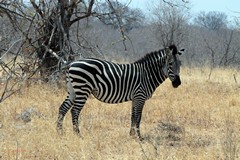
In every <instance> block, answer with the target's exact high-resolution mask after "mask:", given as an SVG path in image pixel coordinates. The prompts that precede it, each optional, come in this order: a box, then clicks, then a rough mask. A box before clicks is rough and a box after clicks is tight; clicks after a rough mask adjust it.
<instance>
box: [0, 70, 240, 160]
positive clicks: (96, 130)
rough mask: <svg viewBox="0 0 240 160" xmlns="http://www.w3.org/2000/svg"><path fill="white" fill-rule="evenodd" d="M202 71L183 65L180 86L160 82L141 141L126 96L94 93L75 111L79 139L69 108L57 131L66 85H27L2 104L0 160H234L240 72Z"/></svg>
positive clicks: (239, 136)
mask: <svg viewBox="0 0 240 160" xmlns="http://www.w3.org/2000/svg"><path fill="white" fill-rule="evenodd" d="M208 73H209V69H208V68H201V69H198V68H196V69H189V68H185V69H183V71H182V73H181V77H182V85H181V86H180V87H179V88H178V89H173V88H172V87H171V84H170V82H169V80H167V81H166V82H165V83H164V84H162V85H161V86H160V87H159V88H158V90H157V91H156V92H155V94H154V95H153V97H152V99H150V100H148V101H147V103H146V105H145V107H144V111H143V118H142V123H141V131H142V134H143V136H144V137H145V140H144V141H143V142H139V141H137V140H135V139H132V138H131V137H130V136H129V130H130V109H131V107H130V106H131V103H130V102H127V103H122V104H117V105H111V104H105V103H101V102H99V101H97V100H95V99H93V98H90V99H89V100H88V101H87V103H86V105H85V107H84V109H83V111H82V113H81V123H80V128H81V134H82V136H83V138H78V137H77V136H75V135H74V134H73V132H72V124H71V117H70V114H67V116H66V118H65V121H64V127H65V135H63V136H59V135H58V134H57V132H56V129H55V127H56V124H55V122H56V119H57V112H58V108H59V106H60V104H61V103H62V101H63V100H64V98H65V96H66V91H65V88H64V87H58V86H49V85H47V84H39V83H36V84H32V85H31V86H28V87H26V88H24V89H23V90H22V92H21V93H19V94H16V95H14V96H13V97H11V98H9V99H7V100H6V101H4V102H3V103H1V104H0V159H4V160H5V159H163V160H166V159H198V160H206V159H211V160H214V159H216V160H218V159H239V158H240V153H239V151H240V150H239V147H240V116H239V115H240V98H239V97H240V88H239V86H240V73H239V72H238V71H236V70H233V69H215V70H213V72H212V75H211V79H210V80H209V79H208ZM233 74H235V78H236V80H237V83H238V84H237V83H236V82H235V80H234V77H233ZM26 108H34V109H35V110H36V112H37V113H39V114H34V115H33V117H32V119H31V122H28V123H26V124H25V123H23V122H22V121H21V120H20V119H19V118H18V116H19V114H20V113H21V112H22V111H23V110H25V109H26Z"/></svg>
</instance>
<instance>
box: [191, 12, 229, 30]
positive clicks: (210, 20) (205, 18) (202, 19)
mask: <svg viewBox="0 0 240 160" xmlns="http://www.w3.org/2000/svg"><path fill="white" fill-rule="evenodd" d="M194 22H195V24H196V25H199V26H201V27H205V28H208V29H210V30H219V29H220V28H226V26H227V15H226V14H225V13H222V12H217V11H210V12H208V13H206V12H204V11H202V12H200V13H199V14H198V16H197V17H196V18H195V19H194Z"/></svg>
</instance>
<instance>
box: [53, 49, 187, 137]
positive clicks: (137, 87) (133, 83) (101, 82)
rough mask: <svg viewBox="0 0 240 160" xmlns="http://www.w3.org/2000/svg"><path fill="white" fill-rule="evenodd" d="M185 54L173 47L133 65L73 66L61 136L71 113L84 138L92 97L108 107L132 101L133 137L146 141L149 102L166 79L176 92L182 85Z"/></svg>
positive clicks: (81, 63)
mask: <svg viewBox="0 0 240 160" xmlns="http://www.w3.org/2000/svg"><path fill="white" fill-rule="evenodd" d="M183 51H184V49H182V50H180V51H178V50H177V47H176V46H175V45H171V46H169V47H165V48H164V49H160V50H158V51H154V52H151V53H148V54H146V55H145V56H144V57H142V58H141V59H139V60H137V61H135V62H133V63H129V64H116V63H112V62H109V61H105V60H100V59H94V58H88V59H82V60H78V61H74V62H72V63H71V64H70V67H69V69H68V72H67V89H68V96H67V98H66V99H65V101H64V102H63V103H62V105H61V106H60V108H59V115H58V119H57V130H58V132H59V133H63V128H62V124H63V120H64V116H65V115H66V113H67V112H68V110H69V109H71V115H72V124H73V131H74V132H75V133H76V134H78V135H80V130H79V122H78V121H79V114H80V111H81V110H82V108H83V106H84V104H85V102H86V101H87V99H88V97H89V95H90V94H92V95H93V96H94V97H95V98H97V99H98V100H100V101H102V102H105V103H121V102H126V101H132V109H131V111H132V113H131V128H130V136H136V137H137V138H139V139H142V137H141V134H140V128H139V127H140V121H141V117H142V110H143V106H144V104H145V101H146V100H148V99H149V98H151V96H152V94H153V92H154V91H155V90H156V88H157V87H158V86H159V85H160V84H161V83H162V82H163V81H164V80H165V79H166V78H169V79H170V80H171V81H172V86H173V87H174V88H177V87H178V86H179V85H181V80H180V76H179V72H180V60H179V57H178V55H181V54H182V52H183Z"/></svg>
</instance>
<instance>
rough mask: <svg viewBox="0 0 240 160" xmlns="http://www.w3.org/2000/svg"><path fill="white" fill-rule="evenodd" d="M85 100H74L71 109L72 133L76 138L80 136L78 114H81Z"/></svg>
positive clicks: (83, 98) (82, 98)
mask: <svg viewBox="0 0 240 160" xmlns="http://www.w3.org/2000/svg"><path fill="white" fill-rule="evenodd" d="M86 100H87V97H79V98H76V100H75V101H74V106H73V107H72V109H71V114H72V123H73V131H74V133H76V135H78V136H81V135H80V129H79V115H80V112H81V110H82V108H83V106H84V104H85V102H86Z"/></svg>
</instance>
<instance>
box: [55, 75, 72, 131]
mask: <svg viewBox="0 0 240 160" xmlns="http://www.w3.org/2000/svg"><path fill="white" fill-rule="evenodd" d="M67 88H68V96H67V98H66V99H65V101H64V102H63V103H62V105H61V106H60V108H59V114H58V119H57V131H58V133H59V134H63V127H62V126H63V120H64V117H65V115H66V113H67V112H68V110H69V109H70V108H71V107H72V106H73V102H74V100H75V97H76V94H75V92H74V90H73V86H72V84H71V82H70V81H69V80H68V82H67Z"/></svg>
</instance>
